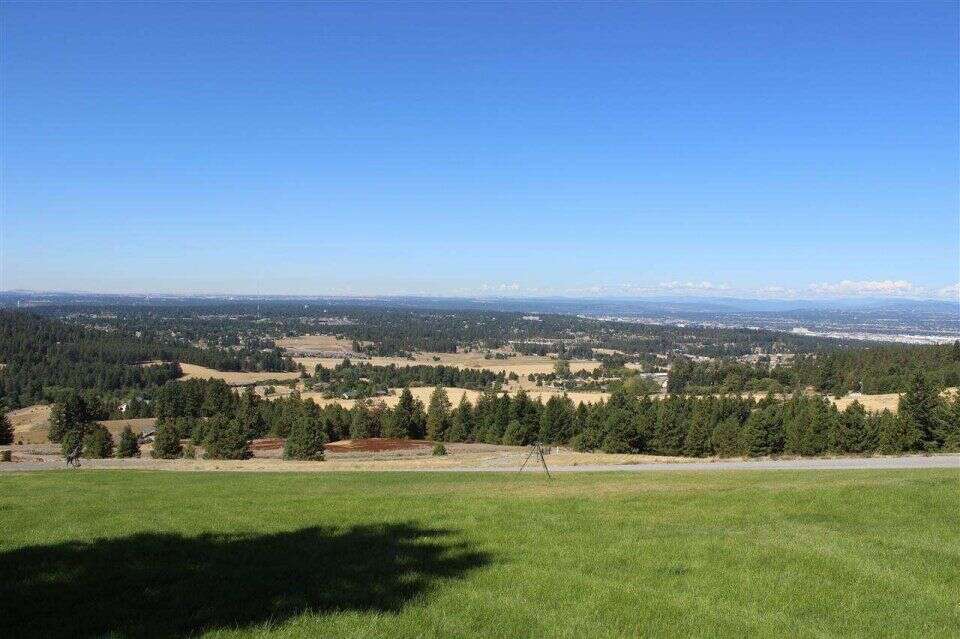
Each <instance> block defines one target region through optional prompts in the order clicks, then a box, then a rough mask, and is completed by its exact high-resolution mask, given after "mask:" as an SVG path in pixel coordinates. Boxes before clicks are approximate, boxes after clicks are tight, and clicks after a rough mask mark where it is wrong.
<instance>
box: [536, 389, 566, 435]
mask: <svg viewBox="0 0 960 639" xmlns="http://www.w3.org/2000/svg"><path fill="white" fill-rule="evenodd" d="M572 436H573V402H571V401H570V399H569V398H568V397H567V396H566V395H564V396H563V397H557V396H556V395H552V396H551V397H550V399H548V400H547V403H546V404H545V405H544V407H543V413H542V414H541V415H540V440H541V441H542V442H544V443H546V444H562V443H565V442H568V441H570V438H571V437H572Z"/></svg>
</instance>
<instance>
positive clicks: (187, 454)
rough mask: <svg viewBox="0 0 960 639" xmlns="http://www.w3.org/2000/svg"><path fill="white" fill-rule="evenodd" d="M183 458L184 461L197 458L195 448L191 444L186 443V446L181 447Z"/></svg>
mask: <svg viewBox="0 0 960 639" xmlns="http://www.w3.org/2000/svg"><path fill="white" fill-rule="evenodd" d="M183 458H184V459H196V458H197V447H196V446H194V445H193V442H187V445H186V446H184V447H183Z"/></svg>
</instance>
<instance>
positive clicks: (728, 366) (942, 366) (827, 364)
mask: <svg viewBox="0 0 960 639" xmlns="http://www.w3.org/2000/svg"><path fill="white" fill-rule="evenodd" d="M918 371H922V372H923V373H924V375H925V377H926V379H927V380H928V381H929V382H930V383H931V384H932V385H933V386H935V387H937V388H940V389H944V388H950V387H955V386H958V385H960V342H954V343H953V344H941V345H930V346H908V345H902V344H890V345H875V346H870V347H863V348H857V349H842V350H833V351H825V352H821V353H816V354H807V355H797V356H796V357H795V358H794V359H793V360H792V361H791V362H790V363H789V364H787V365H782V366H770V365H769V363H768V362H762V361H761V362H758V363H757V364H744V363H741V362H738V361H736V360H724V359H721V360H715V361H709V362H694V361H692V360H690V359H686V358H675V359H674V360H673V362H672V366H671V369H670V372H669V377H668V381H667V390H668V391H670V392H672V393H716V392H730V393H738V392H742V391H768V390H769V391H774V392H778V393H779V392H784V391H790V390H792V389H794V388H804V387H808V386H809V387H812V388H814V389H816V390H818V391H820V392H823V393H826V394H829V395H836V396H842V395H845V394H847V393H850V392H861V393H866V394H879V393H900V392H903V391H905V390H907V388H909V386H910V384H911V383H912V380H913V378H914V376H915V374H916V373H917V372H918Z"/></svg>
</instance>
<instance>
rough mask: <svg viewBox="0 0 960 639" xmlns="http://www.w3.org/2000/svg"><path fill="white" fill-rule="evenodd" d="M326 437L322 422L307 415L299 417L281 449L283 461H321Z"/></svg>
mask: <svg viewBox="0 0 960 639" xmlns="http://www.w3.org/2000/svg"><path fill="white" fill-rule="evenodd" d="M326 442H327V436H326V433H325V432H324V429H323V426H322V422H321V420H320V419H318V418H312V417H310V416H309V415H307V414H304V415H301V416H300V417H299V418H298V419H296V420H295V421H294V422H293V424H292V425H291V427H290V436H289V437H287V441H286V443H285V444H284V447H283V456H284V458H285V459H299V460H306V461H322V460H323V451H324V444H326Z"/></svg>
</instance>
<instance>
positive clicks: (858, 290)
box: [809, 280, 923, 297]
mask: <svg viewBox="0 0 960 639" xmlns="http://www.w3.org/2000/svg"><path fill="white" fill-rule="evenodd" d="M809 288H810V291H811V292H812V293H814V294H816V295H832V296H838V297H860V296H880V297H901V296H910V295H919V294H922V293H923V290H922V289H921V288H919V287H917V286H914V285H913V284H911V283H910V282H908V281H906V280H860V281H854V280H843V281H840V282H833V283H829V282H823V283H820V284H811V285H810V287H809Z"/></svg>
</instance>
